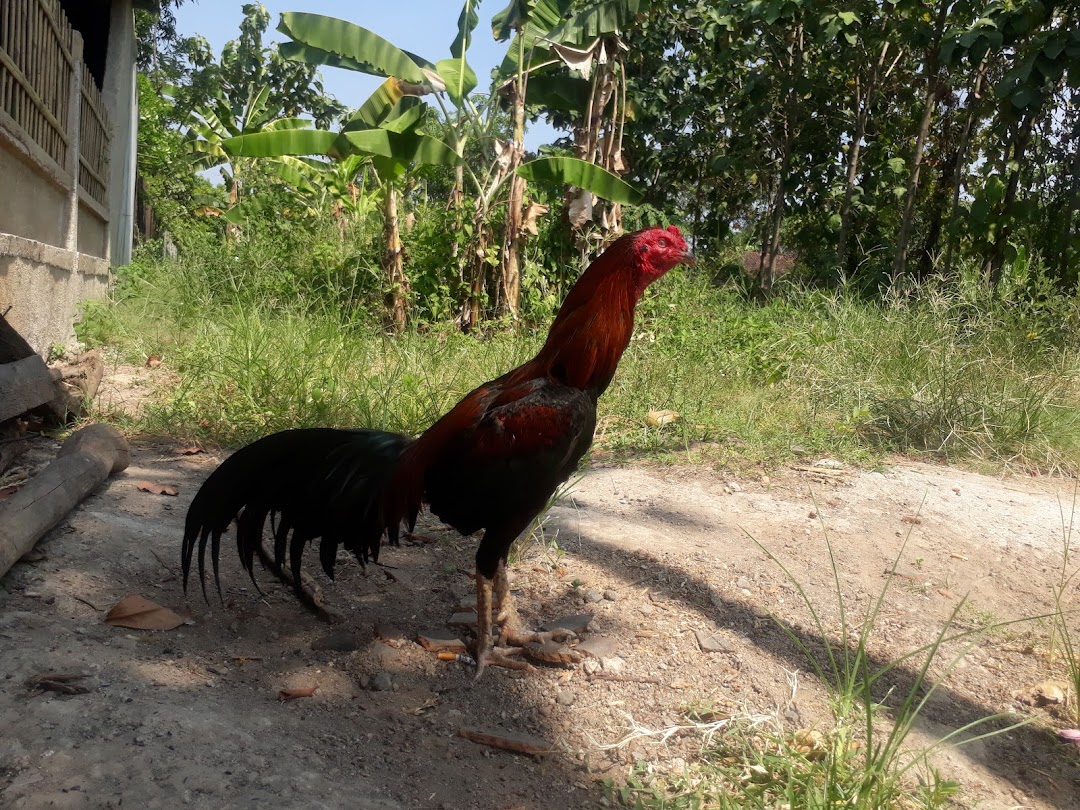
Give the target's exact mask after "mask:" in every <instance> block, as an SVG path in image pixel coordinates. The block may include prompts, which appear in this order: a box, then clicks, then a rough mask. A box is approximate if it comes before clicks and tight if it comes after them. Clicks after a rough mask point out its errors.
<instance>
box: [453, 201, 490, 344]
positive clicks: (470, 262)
mask: <svg viewBox="0 0 1080 810" xmlns="http://www.w3.org/2000/svg"><path fill="white" fill-rule="evenodd" d="M473 234H474V235H475V236H474V239H475V241H474V242H473V243H472V244H471V245H470V246H469V247H468V248H467V249H466V255H465V258H464V261H463V266H464V268H465V275H464V279H463V280H464V281H465V283H466V284H467V290H466V294H465V301H464V302H463V303H462V306H461V313H460V314H459V315H458V326H459V327H460V328H461V331H462V332H471V331H473V330H474V329H477V328H479V326H480V318H481V317H482V316H483V308H484V293H485V289H486V286H487V266H488V265H487V249H488V240H489V238H490V236H491V234H490V232H489V231H488V227H487V219H486V216H485V214H484V212H483V209H480V210H478V211H477V213H476V215H475V216H474V217H473Z"/></svg>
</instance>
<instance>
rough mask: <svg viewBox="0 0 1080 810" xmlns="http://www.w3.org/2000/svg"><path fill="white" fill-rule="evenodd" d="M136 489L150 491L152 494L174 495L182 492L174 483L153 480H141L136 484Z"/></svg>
mask: <svg viewBox="0 0 1080 810" xmlns="http://www.w3.org/2000/svg"><path fill="white" fill-rule="evenodd" d="M135 489H137V490H139V491H140V492H149V493H150V494H151V495H171V496H173V497H175V496H176V495H178V494H179V492H180V490H178V489H177V488H176V487H175V486H174V485H173V484H155V483H154V482H153V481H139V482H137V483H136V484H135Z"/></svg>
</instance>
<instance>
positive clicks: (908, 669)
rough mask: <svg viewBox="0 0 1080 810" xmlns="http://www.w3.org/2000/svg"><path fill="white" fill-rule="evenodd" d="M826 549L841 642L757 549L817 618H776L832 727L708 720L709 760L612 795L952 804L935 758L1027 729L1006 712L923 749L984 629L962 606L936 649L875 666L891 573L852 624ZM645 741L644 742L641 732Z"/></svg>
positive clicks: (648, 808) (662, 800)
mask: <svg viewBox="0 0 1080 810" xmlns="http://www.w3.org/2000/svg"><path fill="white" fill-rule="evenodd" d="M751 539H753V538H751ZM754 542H755V543H757V541H756V540H755V541H754ZM825 544H826V550H827V556H828V559H829V563H830V567H831V572H832V580H833V585H834V588H835V594H836V607H837V609H838V616H839V627H840V636H839V638H834V637H832V636H831V634H830V633H829V631H828V629H827V626H826V622H825V620H824V619H823V618H822V612H821V610H820V606H818V605H815V604H814V602H813V601H812V600H811V598H810V597H809V595H808V594H807V592H806V591H805V590H804V588H803V586H802V585H801V583H800V582H799V581H798V580H797V579H796V578H795V577H794V576H793V575H792V574H791V572H790V571H789V570H788V569H787V568H786V567H785V566H784V565H783V563H782V562H781V561H780V560H779V559H778V558H777V557H776V556H775V555H773V554H772V553H771V552H770V551H769V550H768V549H766V548H765V547H764V546H762V545H761V544H760V543H757V545H758V547H759V548H761V549H762V551H763V552H764V553H765V554H766V556H767V557H768V558H769V559H770V560H771V561H772V562H773V563H775V564H776V565H778V566H779V567H780V569H781V570H782V571H783V573H784V575H785V576H786V577H787V578H788V580H789V581H790V582H791V583H792V585H793V586H794V587H795V590H796V592H797V593H798V594H799V596H800V598H801V599H802V601H803V604H804V605H805V607H806V609H807V611H808V614H809V617H810V624H809V627H807V628H800V627H796V626H795V625H793V624H791V623H789V622H787V621H786V620H784V619H782V618H780V617H778V616H775V615H774V616H773V619H774V621H775V622H776V623H777V624H778V625H779V626H780V627H781V628H782V629H783V630H784V632H785V633H786V634H787V636H788V637H789V639H790V640H791V641H792V642H793V643H794V644H795V646H796V647H797V648H798V649H799V650H800V651H801V652H802V653H803V655H804V657H805V660H806V662H807V663H808V665H809V668H810V670H811V671H812V672H813V673H814V674H815V675H816V676H817V679H818V681H819V682H820V683H821V684H822V685H824V686H825V688H826V690H827V692H828V695H829V708H830V710H831V714H832V720H833V723H832V727H831V728H829V729H828V730H826V731H824V732H821V731H818V730H814V729H798V730H794V731H792V730H788V729H785V728H783V726H782V725H781V724H780V722H779V721H778V720H776V719H775V718H770V717H758V718H731V719H730V720H721V721H719V722H714V723H713V724H712V725H707V724H703V725H702V726H701V727H700V730H702V731H704V732H705V745H704V746H703V749H702V756H701V758H700V760H699V762H697V763H696V764H695V765H693V766H691V767H690V768H688V769H687V770H686V772H684V773H682V774H677V775H675V776H674V777H670V778H657V777H655V776H653V775H652V774H650V773H649V772H648V769H647V768H638V769H637V771H636V772H635V773H633V774H631V776H630V778H629V779H628V780H627V783H626V784H625V785H624V786H622V787H619V788H615V787H614V786H610V787H609V795H610V796H611V798H614V799H617V800H618V802H619V803H620V804H621V805H622V806H625V807H631V808H635V810H660V809H661V808H664V809H665V810H667V808H688V809H689V808H694V809H695V810H697V809H698V808H718V809H719V810H729V809H730V810H736V808H738V810H743V808H760V809H761V810H796V809H797V810H826V809H827V808H828V809H830V810H831V808H836V807H845V808H853V810H896V809H897V808H917V807H918V808H925V809H926V810H934V809H935V808H944V807H948V806H950V803H951V800H952V798H953V796H955V794H956V793H957V792H958V791H959V785H958V784H956V783H954V782H951V781H949V780H946V779H943V778H942V777H941V775H940V774H939V773H938V772H937V771H936V769H935V768H934V767H933V764H932V762H931V758H932V756H933V754H934V753H935V752H937V751H939V750H941V749H943V748H946V747H958V746H960V745H965V744H968V743H971V742H975V741H977V740H979V739H983V738H985V737H988V736H993V735H996V734H1002V733H1005V732H1007V731H1010V730H1012V729H1014V728H1017V727H1018V726H1020V725H1023V722H1015V720H1014V719H1013V718H1010V717H1009V716H1008V715H993V716H989V717H985V718H981V719H978V720H975V721H973V722H970V723H967V724H966V725H964V726H962V727H960V728H957V729H955V730H953V731H951V732H950V733H948V734H946V735H945V736H944V737H942V738H941V739H940V740H938V741H937V742H935V743H933V744H931V745H930V746H927V747H924V748H921V749H919V748H913V747H912V746H911V744H910V743H909V738H910V736H911V732H912V731H913V730H914V728H915V727H916V723H917V721H918V719H919V717H920V715H921V714H922V713H923V711H924V709H925V708H926V706H927V705H928V703H929V702H930V700H931V699H932V697H933V695H934V693H935V691H936V690H937V689H938V687H939V685H940V683H941V681H942V680H943V679H944V678H946V677H947V676H948V674H949V673H950V672H951V671H952V669H953V668H954V667H955V666H956V665H957V664H958V662H959V661H960V660H961V659H962V658H963V656H964V655H965V654H966V653H967V652H968V651H969V650H970V648H971V646H972V644H974V642H975V640H976V639H978V638H979V637H981V635H982V633H983V632H984V629H978V630H963V629H958V627H957V616H958V615H959V614H960V613H961V612H962V611H963V609H964V605H965V602H964V601H963V600H961V601H960V603H959V604H957V606H956V607H955V608H954V610H953V612H952V614H951V615H950V616H949V617H948V619H947V620H946V621H945V623H944V624H943V625H942V627H941V628H940V630H939V632H938V635H937V637H936V638H935V639H934V640H933V641H932V642H930V643H929V644H927V645H925V646H923V647H920V648H919V649H916V650H913V651H911V652H910V653H908V654H906V655H904V656H901V657H900V658H897V659H894V660H890V661H879V660H877V659H876V658H875V656H874V654H873V653H872V651H871V637H872V635H873V631H874V627H875V625H876V623H877V620H878V617H879V615H880V613H881V609H882V606H883V605H884V604H885V600H886V596H887V594H888V591H889V588H890V585H891V584H892V577H891V576H890V577H888V578H887V579H886V582H885V584H884V586H883V587H882V589H881V591H880V592H879V593H878V595H877V596H876V598H874V599H872V600H870V602H869V604H868V605H867V608H866V611H865V613H864V614H863V615H862V616H860V617H852V616H850V615H849V613H848V610H847V606H846V604H845V597H844V595H843V590H842V587H841V582H840V576H839V571H838V568H837V563H836V557H835V555H834V552H833V546H832V544H831V542H830V541H829V539H828V535H827V534H826V536H825ZM905 545H906V540H905V543H904V544H902V545H901V548H900V551H899V552H898V554H897V557H896V559H895V560H894V562H893V565H892V567H891V570H894V571H895V569H896V565H897V564H898V563H899V561H900V559H901V557H902V556H903V551H904V546H905ZM958 641H959V642H962V645H961V649H960V650H959V651H958V652H956V653H955V654H952V655H951V656H946V655H945V652H944V649H945V646H946V645H947V644H952V643H954V642H958ZM931 668H933V669H934V670H935V671H937V672H938V675H937V677H936V678H933V679H932V678H931V676H930V672H931ZM794 677H795V676H792V678H793V679H794ZM793 691H794V686H793ZM631 736H634V735H631ZM637 736H643V735H642V734H641V733H640V732H639V733H638V734H637Z"/></svg>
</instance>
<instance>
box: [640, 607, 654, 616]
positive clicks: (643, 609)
mask: <svg viewBox="0 0 1080 810" xmlns="http://www.w3.org/2000/svg"><path fill="white" fill-rule="evenodd" d="M655 610H656V608H654V607H653V606H652V605H649V604H645V605H640V606H639V607H638V613H641V614H643V615H645V616H648V615H649V614H651V613H653V612H654V611H655Z"/></svg>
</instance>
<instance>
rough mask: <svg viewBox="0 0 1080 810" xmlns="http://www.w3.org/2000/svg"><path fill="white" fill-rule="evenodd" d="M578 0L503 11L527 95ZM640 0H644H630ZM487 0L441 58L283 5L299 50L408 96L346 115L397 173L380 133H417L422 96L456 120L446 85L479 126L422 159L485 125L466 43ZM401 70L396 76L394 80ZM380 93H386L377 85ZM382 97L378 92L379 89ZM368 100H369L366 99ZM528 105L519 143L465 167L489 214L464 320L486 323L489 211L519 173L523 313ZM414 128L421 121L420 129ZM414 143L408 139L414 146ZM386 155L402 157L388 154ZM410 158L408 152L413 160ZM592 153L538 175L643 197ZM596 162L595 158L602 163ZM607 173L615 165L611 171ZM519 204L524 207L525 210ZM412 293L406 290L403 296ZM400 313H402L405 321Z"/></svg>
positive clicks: (512, 261)
mask: <svg viewBox="0 0 1080 810" xmlns="http://www.w3.org/2000/svg"><path fill="white" fill-rule="evenodd" d="M570 2H571V0H525V2H514V3H511V5H510V6H509V7H508V8H507V9H506V10H504V12H500V14H497V15H496V17H495V26H494V27H495V31H494V32H495V33H496V35H497V36H501V35H502V33H503V32H504V31H505V32H507V33H506V36H507V37H508V36H509V32H511V31H514V32H517V39H516V40H515V42H516V45H512V46H511V51H513V50H514V49H515V47H516V53H517V61H518V64H519V68H518V70H517V74H516V75H517V77H518V79H519V83H518V85H517V90H516V91H515V92H517V93H518V94H519V95H520V97H521V98H522V99H524V95H525V89H526V88H525V81H526V76H527V70H526V69H525V67H524V65H525V64H526V62H525V59H526V58H529V59H531V58H532V55H533V51H534V50H535V48H536V46H537V44H538V43H539V42H540V39H541V37H542V35H544V34H545V33H546V32H548V31H550V30H551V29H552V28H555V27H557V26H558V25H560V24H562V23H563V22H564V17H565V15H566V13H567V10H568V9H569V7H570ZM626 2H629V3H632V4H634V5H635V6H636V4H637V3H638V2H640V0H626ZM478 7H479V2H478V0H465V3H464V5H463V7H462V11H461V14H460V15H459V18H458V30H457V34H456V36H455V38H454V41H453V43H452V44H451V46H450V53H451V57H450V58H448V59H444V60H441V61H439V62H431V61H429V60H427V59H425V58H423V57H421V56H418V55H417V54H415V53H410V52H408V51H404V50H401V49H400V48H398V47H396V46H395V45H393V44H391V43H390V42H388V41H386V40H385V39H383V38H382V37H380V36H378V35H377V34H375V33H374V32H372V31H369V30H367V29H365V28H362V27H361V26H359V25H356V24H354V23H350V22H347V21H345V20H339V19H335V18H333V17H324V16H322V15H317V14H307V13H299V12H287V13H285V14H283V15H282V18H281V23H280V24H279V26H278V30H279V31H281V32H282V33H284V34H286V35H287V36H289V37H290V38H291V41H290V42H286V43H283V44H282V45H281V46H280V48H279V50H280V52H281V53H282V54H283V55H284V56H286V57H287V58H290V59H297V60H300V61H305V62H312V63H316V64H321V65H329V66H333V67H341V68H345V69H348V70H355V71H359V72H362V73H368V74H371V75H376V76H382V77H386V78H387V82H386V83H384V85H383V87H382V88H380V91H383V90H386V91H387V92H390V93H396V94H399V95H398V98H396V99H394V100H393V101H391V102H390V103H391V104H392V105H394V108H395V109H394V112H393V114H392V115H390V116H389V117H388V118H387V119H386V121H382V122H378V123H376V122H374V121H373V119H371V118H370V117H365V114H364V112H363V108H362V109H361V111H358V113H357V114H356V115H355V116H353V118H352V119H350V121H349V122H348V123H347V124H346V125H345V127H344V129H343V131H342V133H341V138H345V139H346V141H347V142H348V144H349V148H352V149H357V150H360V151H365V152H367V153H369V154H372V155H375V157H373V162H374V165H375V168H376V171H377V172H378V173H379V175H380V178H382V179H383V180H384V181H385V177H386V175H387V174H389V176H390V177H391V178H395V177H397V176H399V175H400V174H401V173H403V169H402V164H400V163H395V162H394V160H396V155H397V152H394V153H390V152H385V151H384V152H380V151H378V150H377V149H376V148H375V147H376V146H377V145H381V142H380V143H379V144H375V143H374V141H373V139H378V138H382V137H389V136H388V134H387V133H391V134H392V133H393V132H395V131H396V132H397V134H398V135H399V136H402V137H404V136H405V135H406V134H407V132H413V133H414V134H415V129H414V127H415V126H416V125H418V123H419V121H420V119H421V118H422V114H423V113H422V111H423V105H422V103H421V102H420V97H421V96H427V95H433V96H434V97H435V98H436V100H437V101H438V103H439V104H440V105H441V106H442V108H443V112H444V115H445V116H446V118H447V119H448V120H449V118H450V116H449V114H448V109H447V107H446V105H445V104H443V102H442V99H441V97H442V96H443V95H445V96H446V97H448V98H449V100H450V102H451V103H452V104H453V105H454V106H455V107H456V108H457V109H458V111H459V113H463V115H462V116H459V119H460V120H468V121H470V122H471V124H472V125H473V126H471V129H468V128H463V129H460V130H457V131H456V133H455V135H454V137H453V139H452V140H453V147H452V148H450V147H446V145H445V144H443V143H442V142H438V141H436V142H435V143H437V144H438V147H436V146H434V144H433V143H432V141H433V140H434V139H430V138H428V140H427V141H426V142H425V144H422V145H420V146H418V147H417V151H416V153H415V154H412V155H410V156H409V160H410V161H411V162H414V163H447V162H449V160H450V155H453V157H454V161H455V162H458V163H460V155H461V154H462V152H463V150H464V145H465V139H466V137H467V135H466V133H467V132H468V131H472V132H477V131H482V130H483V129H484V128H483V127H482V126H475V124H476V123H477V122H478V120H479V118H480V116H481V114H480V113H479V111H478V110H477V108H476V107H475V105H473V104H472V102H471V101H470V99H469V94H470V93H471V92H472V91H473V89H475V87H476V76H475V74H474V73H473V71H472V69H471V68H470V67H469V65H468V61H467V58H466V52H467V49H468V46H469V43H470V41H471V38H472V32H473V30H474V29H475V27H476V25H477V24H478V20H479V17H478V14H477V9H478ZM391 80H392V81H391ZM376 95H378V93H377V94H376ZM374 98H375V97H374V96H373V99H374ZM366 106H367V105H366V104H365V107H366ZM523 110H524V107H523V106H521V107H520V115H518V114H517V113H515V128H514V129H515V135H514V138H513V141H512V143H510V144H505V143H498V142H495V143H493V144H492V149H491V152H492V153H493V154H494V158H493V162H492V164H491V167H490V168H489V170H488V171H487V172H486V173H484V176H483V177H481V176H478V175H476V174H474V173H471V172H469V171H468V170H467V169H466V168H464V167H463V170H462V177H463V178H464V177H466V176H467V177H469V179H470V181H471V182H472V183H473V185H474V190H475V192H476V199H477V205H476V207H475V216H476V217H478V218H482V219H481V221H480V222H479V224H480V225H481V227H480V228H477V229H476V230H475V231H474V233H476V234H477V239H478V243H477V245H475V246H473V248H472V249H471V250H470V251H468V253H469V255H470V256H476V257H478V258H477V260H476V261H477V262H478V265H477V266H476V267H475V268H474V270H475V271H474V272H470V282H469V289H470V292H469V301H468V303H467V306H466V310H467V311H465V312H463V317H462V325H463V327H465V328H469V327H474V326H476V325H477V324H478V322H479V319H480V316H481V311H480V309H481V306H480V302H481V301H482V298H483V291H484V289H485V287H486V264H485V260H484V257H486V255H487V250H486V244H484V243H483V240H484V238H485V236H484V234H485V233H486V226H487V221H486V220H487V217H488V215H489V214H490V213H491V210H492V207H493V206H494V205H495V204H497V203H499V202H500V201H501V199H502V193H503V190H504V189H505V187H506V185H507V184H508V183H509V184H510V188H509V192H508V197H509V203H510V214H509V215H508V217H507V219H508V227H507V230H506V234H507V236H506V238H505V239H504V245H503V247H504V249H503V251H502V254H501V256H502V258H501V260H500V265H501V272H500V285H499V286H500V291H501V296H500V300H501V301H502V309H503V310H504V311H506V312H509V313H510V314H512V315H516V313H517V309H518V300H519V295H520V273H519V271H518V267H519V265H520V249H521V243H522V238H523V233H522V218H521V208H522V202H523V196H524V188H525V180H527V179H528V178H529V176H530V175H529V172H528V170H526V169H525V166H526V165H528V164H525V165H523V164H522V158H523V156H524V145H523V136H524V112H523ZM410 128H413V129H410ZM346 141H343V140H341V139H340V138H339V140H338V142H337V143H336V144H335V145H334V147H333V148H332V149H331V152H330V154H331V155H333V154H335V153H341V150H342V148H344V147H345V144H346ZM406 152H408V149H406ZM380 158H385V159H390V158H393V159H394V160H389V161H380ZM408 162H409V161H406V163H408ZM579 163H580V164H585V163H586V162H585V161H580V160H578V161H576V162H575V161H574V160H573V159H561V160H559V161H555V162H548V163H546V164H545V165H544V167H543V168H540V167H538V168H537V169H536V170H535V172H536V175H537V177H541V178H543V179H547V180H553V181H554V180H558V181H561V182H564V183H574V184H577V183H589V184H595V189H590V190H591V191H592V192H593V193H597V194H603V193H615V194H617V195H619V201H625V202H630V201H636V200H637V199H638V198H639V195H638V194H637V192H636V191H635V190H634V189H632V188H630V187H629V186H628V185H627V184H625V183H621V181H619V180H618V178H617V177H606V178H605V180H604V181H603V182H601V183H596V178H597V177H599V176H600V175H599V174H597V172H596V171H593V170H586V169H585V167H584V165H582V166H578V165H577V164H579ZM593 168H595V167H593ZM602 174H604V175H607V174H609V173H608V172H603V173H602ZM387 194H388V196H387V197H384V206H383V210H384V215H385V217H386V222H387V223H388V225H387V228H388V230H387V233H386V242H387V249H386V268H387V272H388V276H389V277H390V278H392V279H395V280H396V282H395V283H397V284H400V283H401V280H402V279H404V278H405V276H404V272H403V269H402V268H401V264H400V261H401V251H400V242H399V240H398V237H397V233H396V229H395V228H392V227H391V225H393V224H394V222H395V216H394V215H395V214H396V198H395V197H394V196H393V194H392V189H391V190H388V192H387ZM515 212H516V213H515ZM400 300H403V299H400ZM398 319H399V316H398V315H395V318H394V320H395V322H397V321H398Z"/></svg>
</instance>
